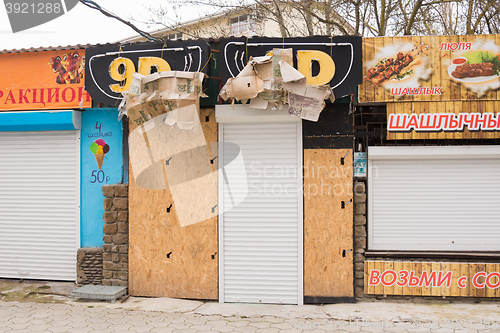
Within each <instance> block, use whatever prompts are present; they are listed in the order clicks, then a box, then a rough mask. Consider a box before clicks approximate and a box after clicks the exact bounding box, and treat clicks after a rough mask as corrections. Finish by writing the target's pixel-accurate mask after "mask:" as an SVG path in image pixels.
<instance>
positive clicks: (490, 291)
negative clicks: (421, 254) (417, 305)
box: [365, 261, 500, 297]
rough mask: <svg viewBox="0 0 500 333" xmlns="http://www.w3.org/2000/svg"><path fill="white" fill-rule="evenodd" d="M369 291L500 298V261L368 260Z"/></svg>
mask: <svg viewBox="0 0 500 333" xmlns="http://www.w3.org/2000/svg"><path fill="white" fill-rule="evenodd" d="M365 294H366V295H414V296H457V297H500V264H497V263H457V262H401V261H365Z"/></svg>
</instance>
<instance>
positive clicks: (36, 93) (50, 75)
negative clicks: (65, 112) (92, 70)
mask: <svg viewBox="0 0 500 333" xmlns="http://www.w3.org/2000/svg"><path fill="white" fill-rule="evenodd" d="M84 70H85V50H59V51H44V52H26V53H6V54H0V78H1V81H0V111H15V110H42V109H52V110H54V109H75V108H89V107H91V106H92V101H91V99H90V95H89V94H88V93H87V92H86V91H85V89H84V85H85V75H84Z"/></svg>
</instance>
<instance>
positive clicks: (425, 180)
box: [368, 146, 500, 251]
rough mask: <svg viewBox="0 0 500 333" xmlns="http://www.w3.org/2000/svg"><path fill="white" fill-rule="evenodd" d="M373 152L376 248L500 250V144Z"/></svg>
mask: <svg viewBox="0 0 500 333" xmlns="http://www.w3.org/2000/svg"><path fill="white" fill-rule="evenodd" d="M368 154H369V187H368V194H369V211H368V215H369V248H370V249H371V250H401V251H405V250H409V251H411V250H418V251H500V242H499V239H500V146H468V147H457V146H454V147H370V149H369V151H368Z"/></svg>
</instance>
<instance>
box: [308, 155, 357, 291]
mask: <svg viewBox="0 0 500 333" xmlns="http://www.w3.org/2000/svg"><path fill="white" fill-rule="evenodd" d="M352 153H353V151H352V149H305V150H304V295H305V296H322V297H353V296H354V288H353V287H354V279H353V271H354V267H353V255H354V251H352V250H353V206H354V205H353V203H352V201H351V202H350V203H349V204H346V205H345V208H344V209H342V207H341V202H342V201H344V203H347V202H349V200H352V198H353V196H352V184H353V180H352V175H353V171H352V161H353V155H352ZM342 158H343V159H344V165H342V164H341V159H342ZM344 251H345V257H344V256H343V253H344Z"/></svg>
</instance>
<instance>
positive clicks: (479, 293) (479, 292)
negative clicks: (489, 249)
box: [476, 264, 486, 297]
mask: <svg viewBox="0 0 500 333" xmlns="http://www.w3.org/2000/svg"><path fill="white" fill-rule="evenodd" d="M476 267H477V268H476V272H486V264H477V266H476ZM485 280H486V278H483V277H481V278H479V279H478V283H485V282H486V281H485ZM476 297H486V286H485V287H484V288H477V289H476Z"/></svg>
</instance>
